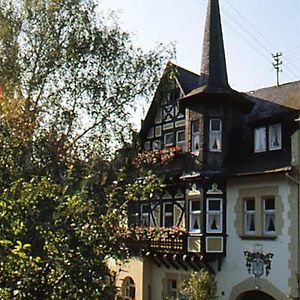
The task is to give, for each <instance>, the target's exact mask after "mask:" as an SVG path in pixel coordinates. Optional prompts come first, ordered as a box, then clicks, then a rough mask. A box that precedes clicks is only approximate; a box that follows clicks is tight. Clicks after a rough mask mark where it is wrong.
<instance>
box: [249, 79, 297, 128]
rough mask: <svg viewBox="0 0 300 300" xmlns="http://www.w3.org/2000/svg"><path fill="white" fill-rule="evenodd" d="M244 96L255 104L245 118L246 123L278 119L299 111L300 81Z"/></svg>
mask: <svg viewBox="0 0 300 300" xmlns="http://www.w3.org/2000/svg"><path fill="white" fill-rule="evenodd" d="M246 94H247V98H248V99H249V100H251V101H252V102H254V103H255V106H254V108H253V109H252V111H251V113H250V114H249V115H248V116H247V119H246V121H248V122H251V121H257V120H264V119H268V118H274V117H280V116H284V115H285V114H289V113H292V112H295V113H296V112H297V111H299V110H300V80H299V81H294V82H290V83H286V84H283V85H280V86H272V87H268V88H263V89H259V90H256V91H251V92H247V93H246Z"/></svg>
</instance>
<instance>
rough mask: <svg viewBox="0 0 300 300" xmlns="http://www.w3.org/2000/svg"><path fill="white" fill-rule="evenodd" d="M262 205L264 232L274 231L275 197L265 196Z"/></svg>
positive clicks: (270, 232)
mask: <svg viewBox="0 0 300 300" xmlns="http://www.w3.org/2000/svg"><path fill="white" fill-rule="evenodd" d="M263 205H264V233H265V234H274V233H275V199H274V198H266V199H264V200H263Z"/></svg>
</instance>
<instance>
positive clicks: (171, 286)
mask: <svg viewBox="0 0 300 300" xmlns="http://www.w3.org/2000/svg"><path fill="white" fill-rule="evenodd" d="M168 297H171V298H174V299H175V298H176V297H177V280H175V279H168Z"/></svg>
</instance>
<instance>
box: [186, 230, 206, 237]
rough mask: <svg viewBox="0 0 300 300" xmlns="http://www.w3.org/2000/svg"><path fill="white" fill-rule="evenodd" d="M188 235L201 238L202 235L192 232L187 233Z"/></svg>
mask: <svg viewBox="0 0 300 300" xmlns="http://www.w3.org/2000/svg"><path fill="white" fill-rule="evenodd" d="M189 235H190V236H203V233H201V232H192V231H189Z"/></svg>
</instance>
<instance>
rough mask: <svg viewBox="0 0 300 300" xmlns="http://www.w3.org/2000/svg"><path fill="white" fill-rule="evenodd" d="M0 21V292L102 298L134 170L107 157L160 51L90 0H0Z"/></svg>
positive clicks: (151, 77)
mask: <svg viewBox="0 0 300 300" xmlns="http://www.w3.org/2000/svg"><path fill="white" fill-rule="evenodd" d="M0 25H1V26H0V28H1V30H0V83H1V86H2V91H3V94H2V95H0V126H1V130H0V207H1V211H0V298H1V299H63V298H65V299H112V297H113V294H114V287H113V285H112V284H111V282H110V277H109V276H110V274H109V271H108V269H107V267H106V263H105V260H106V258H107V256H112V257H116V258H120V257H124V255H126V251H125V252H124V251H123V250H124V249H121V248H118V247H117V245H118V244H117V243H118V241H117V240H116V235H115V231H116V230H115V229H116V227H117V226H118V224H119V223H120V221H121V218H122V216H123V214H122V211H120V207H121V209H124V205H123V206H122V204H123V203H124V202H125V201H126V199H125V197H124V196H123V194H122V191H123V188H124V184H125V185H126V184H127V183H128V182H130V181H133V178H131V177H130V176H129V177H128V176H127V174H128V173H129V171H130V165H129V166H128V167H127V170H126V172H124V171H123V172H121V173H118V171H117V170H116V168H115V164H113V163H112V161H111V160H108V159H107V158H112V154H113V152H114V151H113V149H114V147H116V145H121V144H122V143H124V141H128V139H129V137H130V133H131V126H130V124H129V122H128V116H129V109H130V107H132V106H133V105H134V104H135V103H136V101H137V99H138V97H141V96H145V95H147V94H148V93H149V92H150V90H151V88H152V87H153V86H154V85H155V82H156V79H158V76H159V71H160V68H161V65H162V61H164V59H165V57H166V56H165V54H166V52H165V51H164V49H163V48H160V49H156V50H153V51H151V52H149V53H143V52H142V51H141V49H137V48H135V47H134V45H133V43H132V41H131V39H130V35H129V34H128V33H125V32H123V31H122V30H121V28H120V27H119V26H118V24H117V20H116V18H115V17H105V16H103V15H101V14H97V10H96V6H95V4H94V3H93V1H92V0H30V1H28V0H23V1H17V0H11V1H7V0H0ZM125 177H127V178H125ZM114 180H116V183H114ZM122 181H123V182H124V184H123V185H122V184H121V187H120V182H122ZM120 189H121V190H120Z"/></svg>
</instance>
